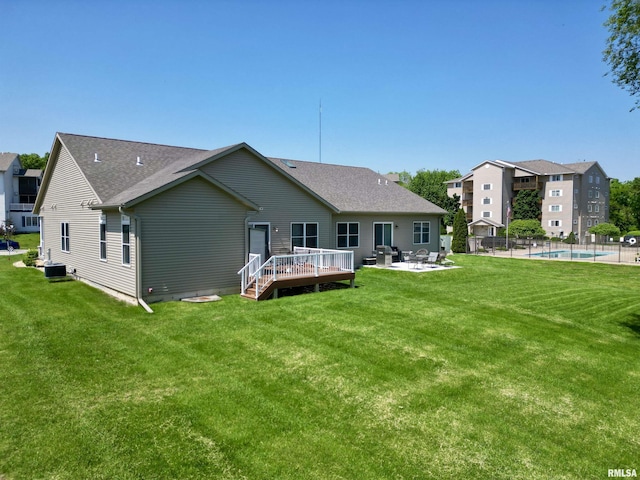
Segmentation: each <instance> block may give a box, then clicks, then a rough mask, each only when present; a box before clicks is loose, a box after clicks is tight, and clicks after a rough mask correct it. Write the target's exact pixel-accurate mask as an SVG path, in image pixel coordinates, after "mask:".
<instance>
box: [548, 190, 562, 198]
mask: <svg viewBox="0 0 640 480" xmlns="http://www.w3.org/2000/svg"><path fill="white" fill-rule="evenodd" d="M554 194H555V195H554ZM550 196H551V197H561V196H562V190H561V189H558V188H555V189H553V190H551V192H550Z"/></svg>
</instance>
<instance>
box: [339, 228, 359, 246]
mask: <svg viewBox="0 0 640 480" xmlns="http://www.w3.org/2000/svg"><path fill="white" fill-rule="evenodd" d="M342 224H344V225H346V226H347V233H346V235H345V234H339V233H338V225H342ZM349 225H357V226H358V233H357V234H355V235H354V234H350V233H349ZM344 236H346V237H347V246H346V247H340V246H339V244H340V242H339V241H338V238H340V237H344ZM351 237H356V239H357V242H356V243H357V245H349V243H350V242H349V240H350V239H351ZM336 248H337V249H345V250H349V249H350V248H360V222H336Z"/></svg>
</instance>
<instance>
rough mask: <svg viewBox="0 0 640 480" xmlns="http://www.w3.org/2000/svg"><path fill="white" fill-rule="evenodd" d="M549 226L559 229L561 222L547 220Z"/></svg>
mask: <svg viewBox="0 0 640 480" xmlns="http://www.w3.org/2000/svg"><path fill="white" fill-rule="evenodd" d="M549 226H550V227H561V226H562V220H549Z"/></svg>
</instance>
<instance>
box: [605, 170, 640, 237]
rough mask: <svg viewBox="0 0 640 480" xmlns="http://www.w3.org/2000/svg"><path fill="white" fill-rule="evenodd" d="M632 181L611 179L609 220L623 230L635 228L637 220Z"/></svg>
mask: <svg viewBox="0 0 640 480" xmlns="http://www.w3.org/2000/svg"><path fill="white" fill-rule="evenodd" d="M631 197H632V193H631V182H620V181H618V180H617V179H615V178H614V179H613V180H611V184H610V187H609V221H610V222H611V223H613V224H614V225H615V226H617V227H618V228H619V229H620V230H621V231H622V232H628V231H629V230H634V229H635V228H636V227H637V225H636V220H635V218H634V215H633V210H632V208H631Z"/></svg>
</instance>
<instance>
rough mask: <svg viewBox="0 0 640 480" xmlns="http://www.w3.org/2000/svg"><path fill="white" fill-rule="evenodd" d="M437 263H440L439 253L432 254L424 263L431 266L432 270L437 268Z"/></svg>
mask: <svg viewBox="0 0 640 480" xmlns="http://www.w3.org/2000/svg"><path fill="white" fill-rule="evenodd" d="M437 261H438V252H431V253H430V254H429V255H428V256H427V258H425V260H424V263H425V264H427V265H429V266H431V268H435V267H436V262H437Z"/></svg>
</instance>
